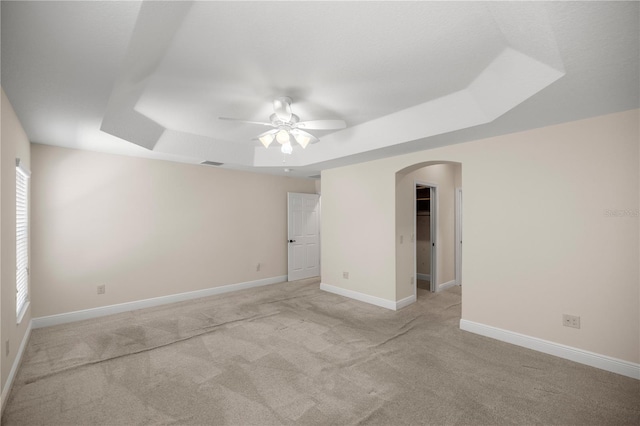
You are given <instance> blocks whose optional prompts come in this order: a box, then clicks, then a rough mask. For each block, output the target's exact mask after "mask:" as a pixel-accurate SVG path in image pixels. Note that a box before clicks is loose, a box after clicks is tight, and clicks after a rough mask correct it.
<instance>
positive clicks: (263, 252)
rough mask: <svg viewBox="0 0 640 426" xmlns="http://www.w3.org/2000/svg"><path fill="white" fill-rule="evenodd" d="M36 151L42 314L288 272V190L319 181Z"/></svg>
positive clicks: (36, 252)
mask: <svg viewBox="0 0 640 426" xmlns="http://www.w3.org/2000/svg"><path fill="white" fill-rule="evenodd" d="M32 155H33V158H32V162H33V170H34V174H33V179H32V180H33V188H32V198H33V234H32V235H33V237H32V241H33V243H32V271H33V280H32V282H33V285H32V288H33V316H34V317H41V316H47V315H53V314H58V313H65V312H72V311H77V310H82V309H88V308H94V307H100V306H107V305H113V304H118V303H123V302H130V301H136V300H142V299H147V298H152V297H157V296H165V295H171V294H176V293H183V292H188V291H195V290H201V289H206V288H211V287H216V286H221V285H226V284H233V283H240V282H247V281H254V280H259V279H263V278H271V277H277V276H282V275H286V274H287V258H286V255H287V244H286V238H287V231H286V225H287V224H286V222H287V219H286V218H287V210H286V209H287V192H306V193H314V192H315V182H314V181H313V180H309V179H297V178H288V177H277V176H269V175H263V174H255V173H246V172H238V171H231V170H226V169H220V168H213V167H206V166H194V165H186V164H178V163H171V162H164V161H157V160H147V159H140V158H132V157H121V156H115V155H109V154H98V153H92V152H86V151H78V150H71V149H64V148H57V147H51V146H44V145H33V148H32ZM258 263H260V271H257V270H256V266H257V264H258ZM98 285H106V294H104V295H98V294H97V291H96V288H97V286H98Z"/></svg>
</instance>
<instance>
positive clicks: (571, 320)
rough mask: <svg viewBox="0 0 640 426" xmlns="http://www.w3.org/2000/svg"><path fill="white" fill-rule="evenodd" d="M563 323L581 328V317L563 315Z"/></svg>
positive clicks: (566, 325)
mask: <svg viewBox="0 0 640 426" xmlns="http://www.w3.org/2000/svg"><path fill="white" fill-rule="evenodd" d="M562 325H564V326H565V327H572V328H580V317H578V316H575V315H567V314H563V315H562Z"/></svg>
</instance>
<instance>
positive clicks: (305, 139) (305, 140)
mask: <svg viewBox="0 0 640 426" xmlns="http://www.w3.org/2000/svg"><path fill="white" fill-rule="evenodd" d="M293 137H294V138H295V139H296V142H298V143H299V144H300V146H301V147H302V148H303V149H304V148H306V147H307V145H309V142H311V138H310V137H309V136H306V135H300V134H297V135H293Z"/></svg>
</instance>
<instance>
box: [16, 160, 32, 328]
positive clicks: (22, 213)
mask: <svg viewBox="0 0 640 426" xmlns="http://www.w3.org/2000/svg"><path fill="white" fill-rule="evenodd" d="M16 163H17V164H16V317H17V318H18V321H19V319H20V318H21V317H22V314H23V311H24V309H25V308H26V305H27V302H28V300H29V205H28V202H29V172H28V171H27V170H25V169H24V168H22V166H21V165H20V160H17V161H16Z"/></svg>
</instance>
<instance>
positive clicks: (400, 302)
mask: <svg viewBox="0 0 640 426" xmlns="http://www.w3.org/2000/svg"><path fill="white" fill-rule="evenodd" d="M415 301H416V295H415V294H412V295H411V296H409V297H405V298H404V299H400V300H398V301H397V302H396V309H395V310H396V311H397V310H399V309H402V308H404V307H405V306H409V305H410V304H412V303H415Z"/></svg>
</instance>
